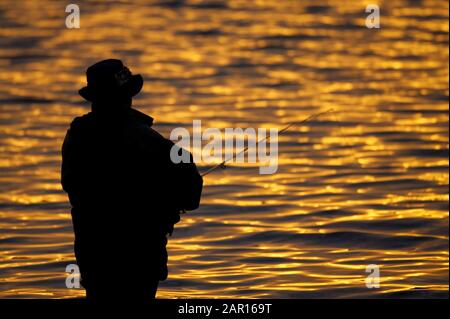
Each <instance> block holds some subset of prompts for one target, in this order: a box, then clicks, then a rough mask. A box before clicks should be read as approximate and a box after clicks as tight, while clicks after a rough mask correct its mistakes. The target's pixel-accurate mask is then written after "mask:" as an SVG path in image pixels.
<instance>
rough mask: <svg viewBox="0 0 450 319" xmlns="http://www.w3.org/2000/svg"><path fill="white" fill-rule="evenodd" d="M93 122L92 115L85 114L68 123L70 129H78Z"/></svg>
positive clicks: (90, 113)
mask: <svg viewBox="0 0 450 319" xmlns="http://www.w3.org/2000/svg"><path fill="white" fill-rule="evenodd" d="M93 121H94V115H93V113H92V112H89V113H86V114H84V115H81V116H77V117H75V118H74V119H73V121H72V123H70V129H78V128H82V127H84V126H87V125H91V124H92V123H93Z"/></svg>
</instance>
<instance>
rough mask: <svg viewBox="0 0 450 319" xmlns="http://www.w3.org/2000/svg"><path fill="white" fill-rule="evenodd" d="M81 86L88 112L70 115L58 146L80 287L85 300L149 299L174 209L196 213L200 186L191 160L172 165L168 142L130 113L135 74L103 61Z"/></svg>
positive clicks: (161, 272)
mask: <svg viewBox="0 0 450 319" xmlns="http://www.w3.org/2000/svg"><path fill="white" fill-rule="evenodd" d="M87 81H88V85H87V86H86V87H84V88H82V89H81V90H80V91H79V93H80V95H81V96H82V97H83V98H85V99H86V100H88V101H90V102H92V111H91V112H89V113H88V114H86V115H83V116H81V117H77V118H75V120H74V121H73V122H72V124H71V125H70V129H69V130H68V132H67V135H66V138H65V140H64V144H63V149H62V155H63V163H62V185H63V188H64V190H65V191H66V192H67V193H68V194H69V199H70V203H71V205H72V220H73V226H74V231H75V256H76V259H77V264H78V266H79V268H80V271H81V283H82V285H83V287H84V288H85V289H86V295H87V297H88V298H91V299H103V300H105V299H106V300H108V299H111V298H118V297H119V298H122V299H123V298H126V299H133V300H145V299H148V298H154V297H155V294H156V290H157V287H158V283H159V281H160V280H165V279H166V278H167V251H166V244H167V238H166V236H167V234H171V232H172V231H173V226H174V224H176V223H177V222H178V221H179V220H180V216H179V212H180V211H182V210H194V209H196V208H198V206H199V202H200V195H201V189H202V185H203V181H202V178H201V176H200V175H199V173H198V171H197V168H196V166H195V164H194V163H193V161H192V156H191V162H190V163H181V164H174V163H173V162H172V161H171V159H170V150H171V148H172V147H173V145H174V144H173V143H172V142H171V141H170V140H167V139H165V138H163V137H162V136H161V135H159V134H158V133H157V132H156V131H155V130H153V129H152V124H153V119H152V118H151V117H150V116H147V115H145V114H143V113H141V112H139V111H137V110H135V109H133V108H131V99H132V97H133V96H134V95H136V94H137V93H139V91H140V90H141V88H142V85H143V79H142V77H141V76H140V75H132V74H131V72H130V71H129V69H128V68H126V67H125V66H124V65H123V64H122V62H121V61H120V60H112V59H110V60H105V61H101V62H98V63H96V64H94V65H93V66H91V67H89V68H88V70H87ZM179 151H181V150H179Z"/></svg>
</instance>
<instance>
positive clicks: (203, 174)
mask: <svg viewBox="0 0 450 319" xmlns="http://www.w3.org/2000/svg"><path fill="white" fill-rule="evenodd" d="M333 112H335V111H334V110H333V109H329V110H327V111H325V112H320V113H316V114H313V115H310V116H308V117H307V118H305V119H304V120H301V121H299V122H292V123H289V124H288V125H287V126H285V127H284V128H283V129H281V130H280V131H279V132H278V134H282V133H284V132H286V131H287V130H289V129H290V128H291V127H293V126H296V125H301V124H304V123H307V122H309V121H312V120H314V119H317V118H319V117H321V116H322V115H325V114H329V113H333ZM268 139H270V135H269V136H266V137H264V138H262V139H261V140H259V141H258V142H257V143H256V146H257V145H259V144H260V143H262V142H264V141H266V140H268ZM248 150H249V146H247V147H245V148H244V149H243V150H242V151H240V152H239V153H237V154H235V155H233V156H231V157H229V158H227V159H225V160H224V161H223V162H221V163H220V164H217V165H215V166H213V167H211V168H210V169H208V170H207V171H206V172H204V173H202V174H200V175H201V176H202V177H205V176H206V175H209V174H211V173H212V172H214V171H216V170H217V169H219V168H222V169H224V168H225V164H226V163H228V162H229V161H231V160H234V159H235V158H236V157H238V156H239V155H241V154H245V153H247V151H248ZM186 213H187V212H186V210H184V209H182V210H181V211H180V214H181V215H184V214H186Z"/></svg>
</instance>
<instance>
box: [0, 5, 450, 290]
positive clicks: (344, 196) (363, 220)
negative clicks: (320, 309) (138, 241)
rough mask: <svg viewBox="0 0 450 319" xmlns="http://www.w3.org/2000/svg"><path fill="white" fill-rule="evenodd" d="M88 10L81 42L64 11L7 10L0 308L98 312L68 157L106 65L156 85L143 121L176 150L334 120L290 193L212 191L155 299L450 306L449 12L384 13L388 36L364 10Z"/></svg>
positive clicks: (314, 139) (284, 146) (285, 164)
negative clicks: (44, 301) (76, 243)
mask: <svg viewBox="0 0 450 319" xmlns="http://www.w3.org/2000/svg"><path fill="white" fill-rule="evenodd" d="M77 3H78V4H79V5H80V8H81V28H80V29H78V30H69V29H66V28H65V27H64V21H65V16H66V13H65V12H64V9H65V4H66V3H65V2H64V1H62V2H61V1H50V0H46V1H20V2H18V1H14V0H2V1H1V2H0V111H1V112H0V297H7V298H11V297H14V298H30V297H33V298H70V297H79V296H83V295H84V291H83V290H69V289H66V288H65V285H64V282H65V272H64V271H65V267H66V265H67V264H70V263H73V262H74V256H73V251H72V250H73V247H72V243H73V234H72V226H71V220H70V213H69V206H68V202H67V197H66V195H65V194H64V193H63V192H62V190H61V186H60V183H59V170H60V164H61V160H60V146H61V144H62V140H63V138H64V135H65V132H66V129H67V127H68V125H69V123H70V121H71V120H72V118H73V117H75V116H78V115H81V114H84V113H86V112H88V110H89V105H88V104H87V103H86V102H84V101H83V100H82V99H81V98H80V97H79V96H78V95H77V93H76V92H77V90H78V89H79V88H80V87H81V86H83V85H84V83H85V75H84V71H85V69H86V67H87V66H88V65H91V64H92V63H94V62H96V61H98V60H102V59H105V58H110V57H118V58H122V59H123V60H124V61H125V62H126V63H127V64H128V65H129V66H130V68H131V69H132V70H134V71H136V72H140V73H141V74H142V75H143V76H144V78H145V81H146V82H145V86H144V89H143V91H142V93H141V94H140V95H139V96H138V97H137V98H136V100H135V106H136V108H138V109H139V110H142V111H144V112H146V113H148V114H151V115H152V116H153V117H155V119H156V121H155V122H156V128H157V129H158V130H160V131H161V132H162V133H163V134H164V135H165V136H168V135H169V134H170V131H171V130H172V129H173V128H175V127H187V128H189V127H191V126H192V120H194V119H201V120H202V124H203V125H204V126H205V127H217V128H220V129H223V128H226V127H249V126H251V127H282V126H283V125H285V123H288V122H290V121H298V120H301V119H303V118H305V117H307V116H309V115H311V114H313V113H315V112H320V111H324V110H327V109H329V108H333V109H335V110H336V111H338V113H337V114H335V115H334V116H327V117H324V118H321V119H320V120H318V121H314V122H310V123H308V124H305V125H302V126H299V127H295V128H293V129H292V130H290V131H288V132H287V133H286V134H285V135H283V136H281V137H280V167H279V170H278V173H277V174H275V175H270V176H268V175H259V174H258V169H257V168H256V167H254V166H252V165H231V166H230V167H229V168H228V169H227V170H224V171H220V172H217V173H215V174H212V175H209V176H208V177H207V178H206V179H205V189H204V196H203V199H202V207H201V208H200V209H199V210H198V211H196V212H195V213H192V214H189V215H186V216H184V217H183V219H182V221H181V222H180V223H179V224H178V225H177V226H178V227H177V229H176V231H175V233H174V236H173V237H172V238H171V240H170V244H169V247H168V248H169V254H170V264H169V268H170V276H169V279H168V280H167V281H166V282H164V283H162V284H161V288H160V290H159V291H158V297H161V298H177V297H187V298H196V297H220V298H229V297H251V298H268V297H272V298H323V297H326V298H350V297H364V298H365V297H368V298H371V297H374V298H388V297H426V298H429V297H447V296H448V284H449V281H448V251H449V244H448V234H449V228H448V227H449V225H448V199H449V197H448V176H449V174H448V164H449V162H448V149H449V148H448V94H449V90H448V75H449V71H448V70H449V69H448V2H447V1H437V0H429V1H425V0H424V1H412V0H411V1H402V0H391V1H378V3H379V4H380V5H381V7H382V28H381V29H380V30H374V29H373V30H369V29H366V28H365V13H364V9H365V5H366V4H367V3H366V2H364V1H357V0H352V1H349V0H346V1H325V0H314V1H312V0H305V1H290V0H283V1H280V0H265V1H253V0H252V1H248V0H246V1H243V0H242V1H239V0H236V1H235V0H230V1H214V2H206V1H193V0H186V1H182V0H178V1H176V0H175V1H120V2H115V3H112V2H109V1H89V3H88V2H85V1H77ZM199 165H200V169H201V170H206V169H207V168H208V166H207V165H206V164H204V163H199ZM145 253H146V252H145V251H143V252H142V254H145ZM369 264H377V265H379V266H380V267H381V275H382V278H381V288H380V289H367V288H366V287H365V283H364V280H365V276H366V274H365V268H366V266H367V265H369ZM145 275H146V274H143V276H145Z"/></svg>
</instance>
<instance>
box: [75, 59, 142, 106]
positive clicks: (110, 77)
mask: <svg viewBox="0 0 450 319" xmlns="http://www.w3.org/2000/svg"><path fill="white" fill-rule="evenodd" d="M86 77H87V82H88V85H87V86H85V87H84V88H82V89H81V90H79V94H80V95H81V96H82V97H83V98H85V99H86V100H88V101H90V102H92V103H118V102H119V103H120V102H121V101H124V102H125V101H130V100H131V98H132V97H133V96H135V95H136V94H138V93H139V92H140V91H141V89H142V85H143V83H144V80H143V78H142V76H141V75H140V74H137V75H133V74H132V73H131V72H130V70H129V69H128V68H127V67H125V66H124V65H123V63H122V61H120V60H115V59H108V60H103V61H100V62H97V63H95V64H94V65H92V66H90V67H89V68H88V69H87V71H86Z"/></svg>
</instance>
